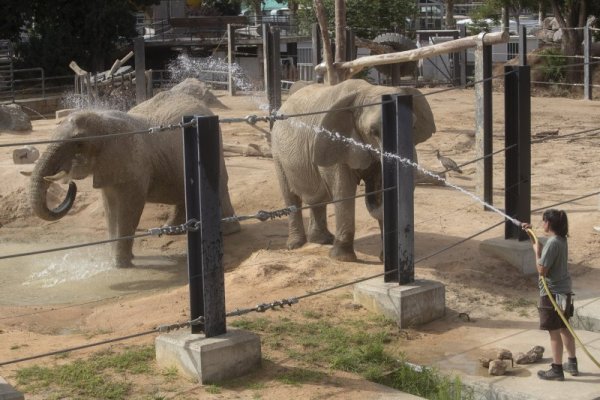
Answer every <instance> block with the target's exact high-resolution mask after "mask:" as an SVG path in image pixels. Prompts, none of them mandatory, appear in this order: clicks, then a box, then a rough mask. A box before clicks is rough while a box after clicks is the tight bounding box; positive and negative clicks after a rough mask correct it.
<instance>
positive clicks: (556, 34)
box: [552, 29, 563, 43]
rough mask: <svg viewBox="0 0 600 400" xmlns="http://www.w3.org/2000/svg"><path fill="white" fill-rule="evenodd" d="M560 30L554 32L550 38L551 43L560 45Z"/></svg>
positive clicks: (561, 33)
mask: <svg viewBox="0 0 600 400" xmlns="http://www.w3.org/2000/svg"><path fill="white" fill-rule="evenodd" d="M562 35H563V32H562V29H559V30H557V31H556V32H554V36H552V41H553V42H555V43H560V41H561V40H562Z"/></svg>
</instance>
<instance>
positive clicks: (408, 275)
mask: <svg viewBox="0 0 600 400" xmlns="http://www.w3.org/2000/svg"><path fill="white" fill-rule="evenodd" d="M382 101H383V105H382V147H383V154H385V153H392V154H396V155H398V156H399V157H401V158H402V159H406V160H410V161H412V160H413V157H414V154H413V139H412V96H407V95H384V96H383V97H382ZM381 163H382V175H383V188H384V189H387V188H391V187H394V186H395V187H396V189H395V190H388V191H384V193H383V252H384V271H385V273H386V274H385V276H384V281H385V282H399V283H400V284H401V285H402V284H408V283H412V282H414V280H415V279H414V197H413V192H414V175H413V174H414V171H413V168H412V167H411V166H410V165H405V164H404V163H401V162H400V161H398V160H389V159H387V158H386V157H385V156H384V155H382V160H381ZM394 271H397V273H394Z"/></svg>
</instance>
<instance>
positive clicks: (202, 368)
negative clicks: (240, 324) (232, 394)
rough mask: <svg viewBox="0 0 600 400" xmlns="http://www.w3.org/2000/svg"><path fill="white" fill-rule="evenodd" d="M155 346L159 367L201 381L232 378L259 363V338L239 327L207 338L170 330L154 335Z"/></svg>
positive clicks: (254, 367) (210, 381)
mask: <svg viewBox="0 0 600 400" xmlns="http://www.w3.org/2000/svg"><path fill="white" fill-rule="evenodd" d="M155 345H156V362H157V364H158V365H159V366H160V367H162V368H165V367H173V366H175V367H176V368H177V369H178V370H179V371H180V372H181V373H182V374H184V375H186V376H188V377H190V378H191V379H198V381H199V382H200V383H202V384H207V383H216V382H221V381H224V380H227V379H232V378H236V377H239V376H242V375H245V374H247V373H249V372H252V371H253V370H255V369H256V368H257V367H258V366H260V359H261V350H260V337H259V336H258V335H256V334H254V333H252V332H248V331H243V330H239V329H229V328H228V331H227V333H226V334H224V335H220V336H216V337H211V338H206V337H205V336H204V335H203V334H191V333H189V332H173V333H168V334H165V335H160V336H158V337H157V338H156V340H155Z"/></svg>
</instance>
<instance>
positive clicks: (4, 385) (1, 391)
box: [0, 376, 25, 400]
mask: <svg viewBox="0 0 600 400" xmlns="http://www.w3.org/2000/svg"><path fill="white" fill-rule="evenodd" d="M24 399H25V396H23V393H20V392H17V391H16V390H15V389H14V388H13V387H12V386H11V385H9V384H8V382H6V381H5V380H4V378H2V377H1V376H0V400H24Z"/></svg>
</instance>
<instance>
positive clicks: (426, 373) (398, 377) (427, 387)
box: [376, 363, 475, 400]
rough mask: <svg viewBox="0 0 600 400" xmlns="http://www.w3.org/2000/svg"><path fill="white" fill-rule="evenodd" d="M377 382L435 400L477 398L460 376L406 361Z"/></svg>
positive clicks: (468, 399)
mask: <svg viewBox="0 0 600 400" xmlns="http://www.w3.org/2000/svg"><path fill="white" fill-rule="evenodd" d="M376 382H378V383H381V384H384V385H387V386H391V387H393V388H395V389H398V390H402V391H404V392H407V393H410V394H413V395H415V396H420V397H424V398H427V399H433V400H454V399H456V400H470V399H474V398H475V394H474V392H473V390H472V389H467V388H465V387H464V386H463V385H462V383H461V381H460V379H459V378H458V377H455V378H450V377H447V376H445V375H442V374H440V373H439V372H438V371H437V370H436V369H434V368H422V369H420V370H417V369H415V368H414V367H411V366H410V365H408V364H406V363H404V364H402V365H401V366H400V368H397V369H396V370H394V371H393V372H392V373H390V374H388V375H386V376H385V377H382V378H379V379H377V380H376Z"/></svg>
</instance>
